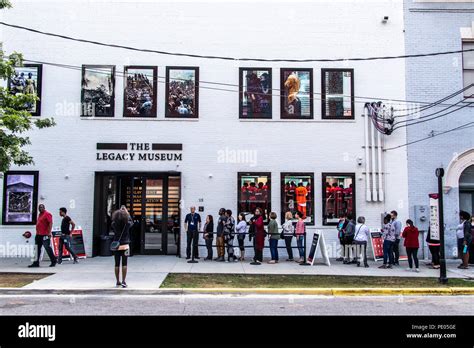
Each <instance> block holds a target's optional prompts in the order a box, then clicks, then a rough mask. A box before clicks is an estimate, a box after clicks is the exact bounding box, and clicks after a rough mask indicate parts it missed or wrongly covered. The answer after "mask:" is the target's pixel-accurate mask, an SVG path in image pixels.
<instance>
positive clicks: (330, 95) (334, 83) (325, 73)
mask: <svg viewBox="0 0 474 348" xmlns="http://www.w3.org/2000/svg"><path fill="white" fill-rule="evenodd" d="M321 81H322V82H321V92H322V96H321V97H322V98H321V102H322V113H323V115H322V118H323V119H324V118H326V119H353V118H354V69H322V73H321Z"/></svg>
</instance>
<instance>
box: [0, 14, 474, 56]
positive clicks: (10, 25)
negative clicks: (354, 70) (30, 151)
mask: <svg viewBox="0 0 474 348" xmlns="http://www.w3.org/2000/svg"><path fill="white" fill-rule="evenodd" d="M0 25H3V26H6V27H10V28H15V29H20V30H26V31H29V32H32V33H36V34H40V35H47V36H51V37H57V38H61V39H64V40H70V41H75V42H82V43H88V44H92V45H98V46H104V47H111V48H121V49H125V50H129V51H136V52H145V53H156V54H161V55H168V56H179V57H188V58H200V59H218V60H227V61H254V62H294V63H305V62H306V63H307V62H345V61H373V60H390V59H407V58H421V57H434V56H442V55H450V54H458V53H463V52H471V51H474V48H473V49H465V50H462V49H461V50H453V51H442V52H430V53H419V54H405V55H394V56H375V57H349V58H308V59H291V58H248V57H228V56H215V55H203V54H192V53H180V52H169V51H161V50H154V49H147V48H138V47H133V46H125V45H119V44H111V43H105V42H100V41H95V40H88V39H79V38H75V37H72V36H67V35H62V34H56V33H50V32H45V31H41V30H38V29H33V28H28V27H24V26H21V25H16V24H10V23H6V22H2V21H0Z"/></svg>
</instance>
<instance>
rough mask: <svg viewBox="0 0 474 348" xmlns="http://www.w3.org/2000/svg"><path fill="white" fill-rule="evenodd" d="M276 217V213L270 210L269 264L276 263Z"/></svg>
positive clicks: (277, 235) (277, 237)
mask: <svg viewBox="0 0 474 348" xmlns="http://www.w3.org/2000/svg"><path fill="white" fill-rule="evenodd" d="M276 218H277V214H276V213H275V212H273V211H272V212H271V213H270V222H269V223H268V235H269V237H268V242H269V243H270V254H271V255H272V259H271V260H270V261H268V263H269V264H275V263H278V240H279V239H280V233H279V232H278V222H277V221H276Z"/></svg>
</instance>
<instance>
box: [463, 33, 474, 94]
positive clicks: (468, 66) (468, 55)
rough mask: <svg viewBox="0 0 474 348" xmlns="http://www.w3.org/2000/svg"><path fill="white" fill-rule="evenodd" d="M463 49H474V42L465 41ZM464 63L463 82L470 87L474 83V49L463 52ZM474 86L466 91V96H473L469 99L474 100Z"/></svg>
mask: <svg viewBox="0 0 474 348" xmlns="http://www.w3.org/2000/svg"><path fill="white" fill-rule="evenodd" d="M462 49H463V50H469V49H474V42H469V41H464V42H463V43H462ZM462 65H463V83H464V87H468V86H470V85H473V84H474V51H470V52H463V54H462ZM473 94H474V86H473V87H471V88H468V89H466V90H465V91H464V97H465V98H471V99H470V100H469V101H472V100H474V95H473Z"/></svg>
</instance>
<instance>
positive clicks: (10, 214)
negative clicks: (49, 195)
mask: <svg viewBox="0 0 474 348" xmlns="http://www.w3.org/2000/svg"><path fill="white" fill-rule="evenodd" d="M37 200H38V172H20V171H18V172H16V171H15V172H13V171H11V172H6V173H5V177H4V186H3V214H2V215H3V216H2V218H3V224H4V225H32V224H35V223H36V205H37Z"/></svg>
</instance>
